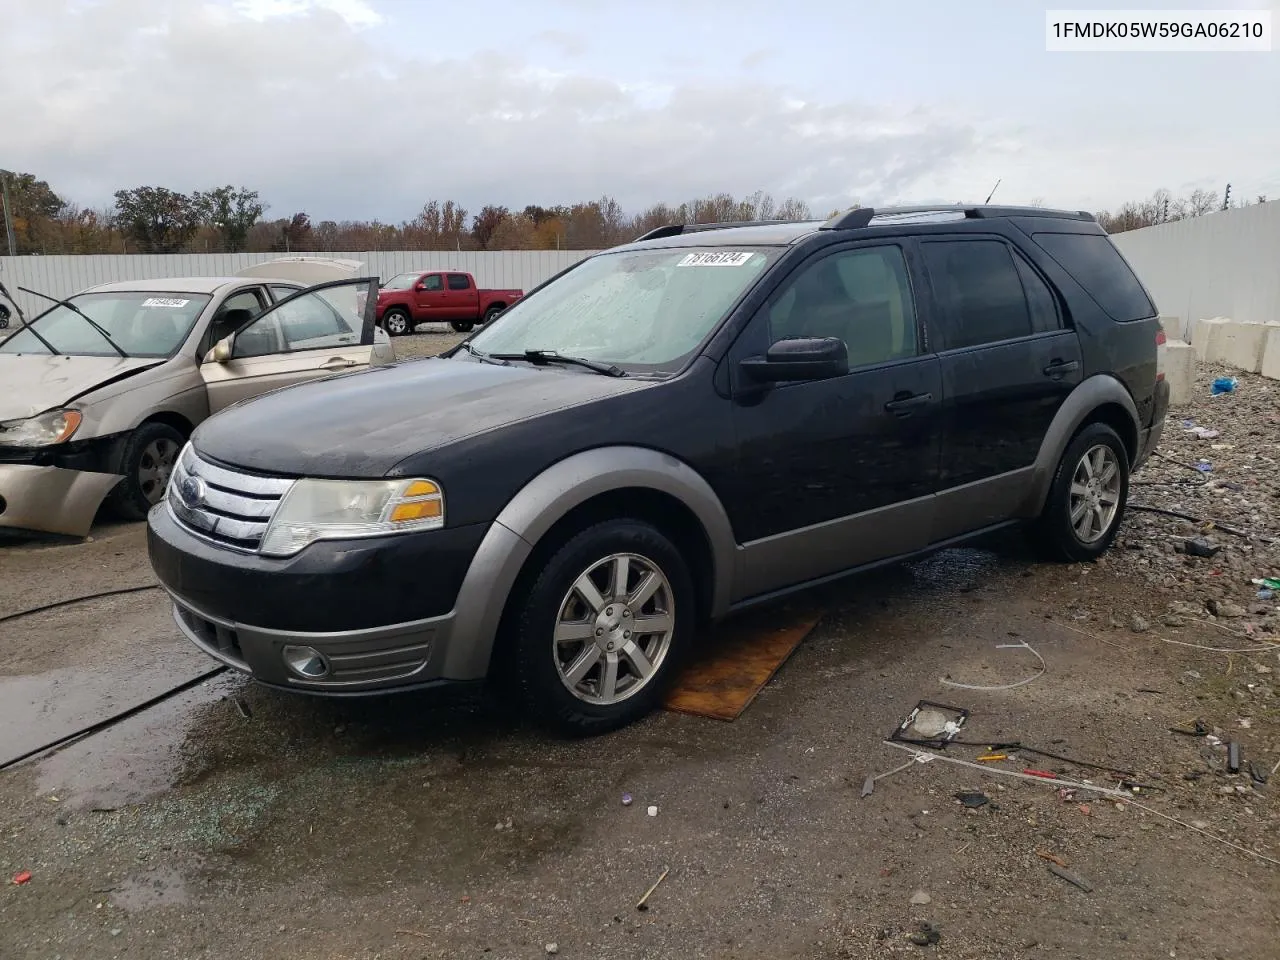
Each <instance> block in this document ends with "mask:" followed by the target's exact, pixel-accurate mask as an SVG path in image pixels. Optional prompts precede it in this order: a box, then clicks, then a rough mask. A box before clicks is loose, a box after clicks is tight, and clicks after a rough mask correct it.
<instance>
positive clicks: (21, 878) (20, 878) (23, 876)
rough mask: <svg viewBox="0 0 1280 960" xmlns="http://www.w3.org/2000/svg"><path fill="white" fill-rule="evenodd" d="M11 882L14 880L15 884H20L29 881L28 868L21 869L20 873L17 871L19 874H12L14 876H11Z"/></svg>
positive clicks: (29, 872)
mask: <svg viewBox="0 0 1280 960" xmlns="http://www.w3.org/2000/svg"><path fill="white" fill-rule="evenodd" d="M13 882H14V883H15V884H17V885H18V886H22V884H24V883H30V882H31V871H30V870H23V871H22V872H21V873H19V874H17V875H16V876H14V878H13Z"/></svg>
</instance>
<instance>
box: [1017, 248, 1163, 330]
mask: <svg viewBox="0 0 1280 960" xmlns="http://www.w3.org/2000/svg"><path fill="white" fill-rule="evenodd" d="M1032 239H1033V240H1035V242H1036V243H1038V244H1040V246H1041V247H1043V248H1044V249H1045V250H1047V251H1048V253H1049V256H1051V257H1053V259H1055V260H1057V261H1058V263H1060V264H1062V267H1063V269H1065V270H1066V271H1067V273H1069V274H1071V276H1073V277H1074V278H1075V279H1076V282H1077V283H1079V284H1080V286H1082V287H1084V288H1085V290H1086V291H1087V292H1088V294H1089V296H1091V297H1093V299H1094V300H1096V301H1098V306H1100V307H1102V309H1103V310H1105V311H1106V312H1107V313H1109V314H1110V315H1111V318H1112V319H1113V320H1119V321H1121V322H1123V321H1127V320H1145V319H1146V318H1147V317H1154V316H1155V315H1156V308H1155V305H1154V304H1152V302H1151V299H1150V298H1149V297H1148V296H1147V292H1146V291H1145V290H1143V289H1142V284H1141V283H1139V282H1138V278H1137V277H1136V276H1134V273H1133V271H1132V270H1131V269H1130V268H1129V264H1128V263H1126V262H1125V259H1124V257H1122V256H1121V255H1120V251H1119V250H1117V249H1116V248H1115V244H1113V243H1112V242H1111V238H1110V237H1108V236H1105V235H1104V234H1100V233H1037V234H1034V235H1033V236H1032Z"/></svg>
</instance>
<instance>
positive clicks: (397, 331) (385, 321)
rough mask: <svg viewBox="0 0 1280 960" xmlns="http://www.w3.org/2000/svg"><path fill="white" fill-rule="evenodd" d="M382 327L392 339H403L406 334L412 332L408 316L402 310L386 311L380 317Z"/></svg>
mask: <svg viewBox="0 0 1280 960" xmlns="http://www.w3.org/2000/svg"><path fill="white" fill-rule="evenodd" d="M382 325H383V327H385V328H386V331H387V333H389V334H391V336H393V337H403V336H404V335H405V334H406V333H412V332H413V324H412V323H411V322H410V321H409V314H408V313H406V312H405V311H403V310H388V311H387V312H386V313H384V314H383V315H382Z"/></svg>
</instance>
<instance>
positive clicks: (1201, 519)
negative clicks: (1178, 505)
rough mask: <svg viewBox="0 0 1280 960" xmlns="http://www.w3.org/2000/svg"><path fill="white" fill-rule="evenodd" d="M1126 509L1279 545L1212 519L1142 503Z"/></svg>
mask: <svg viewBox="0 0 1280 960" xmlns="http://www.w3.org/2000/svg"><path fill="white" fill-rule="evenodd" d="M1127 509H1129V510H1137V511H1139V512H1140V513H1158V514H1159V515H1160V516H1162V517H1176V518H1177V519H1179V520H1187V521H1190V522H1191V523H1211V524H1213V526H1214V527H1215V528H1216V529H1218V530H1221V531H1222V532H1223V533H1229V534H1231V535H1232V536H1236V537H1243V538H1244V539H1246V540H1258V541H1261V542H1262V543H1280V540H1276V539H1275V538H1274V537H1269V536H1265V535H1263V534H1261V533H1250V532H1249V531H1248V530H1240V529H1238V528H1236V527H1230V526H1227V525H1226V524H1225V523H1221V522H1220V521H1218V520H1214V519H1213V518H1212V517H1193V516H1191V514H1189V513H1179V512H1178V511H1177V510H1165V509H1164V508H1163V507H1148V506H1147V505H1146V504H1144V503H1131V504H1129V505H1128V507H1127Z"/></svg>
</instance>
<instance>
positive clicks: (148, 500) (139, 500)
mask: <svg viewBox="0 0 1280 960" xmlns="http://www.w3.org/2000/svg"><path fill="white" fill-rule="evenodd" d="M185 442H186V441H185V440H184V439H183V436H182V434H180V433H179V432H178V431H177V430H175V429H174V428H173V427H171V426H169V425H168V424H164V423H144V424H143V425H142V426H140V427H139V428H138V429H137V430H135V431H133V433H132V434H130V435H129V437H128V439H126V440H125V441H124V445H123V446H122V447H121V448H120V453H119V457H118V460H117V462H116V464H115V470H114V472H115V473H121V474H124V479H123V480H121V481H120V482H119V483H117V484H116V485H115V486H114V487H113V488H112V490H111V493H110V494H109V495H108V497H107V504H108V506H109V507H110V508H111V510H112V512H114V513H115V514H116V515H117V516H118V517H120V518H121V519H122V520H145V519H146V516H147V511H148V510H150V509H151V508H152V506H154V505H155V504H157V503H159V502H160V500H161V498H162V497H164V491H165V487H167V486H168V484H169V474H171V473H172V472H173V468H174V465H175V464H177V462H178V454H180V453H181V452H182V445H183V443H185Z"/></svg>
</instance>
